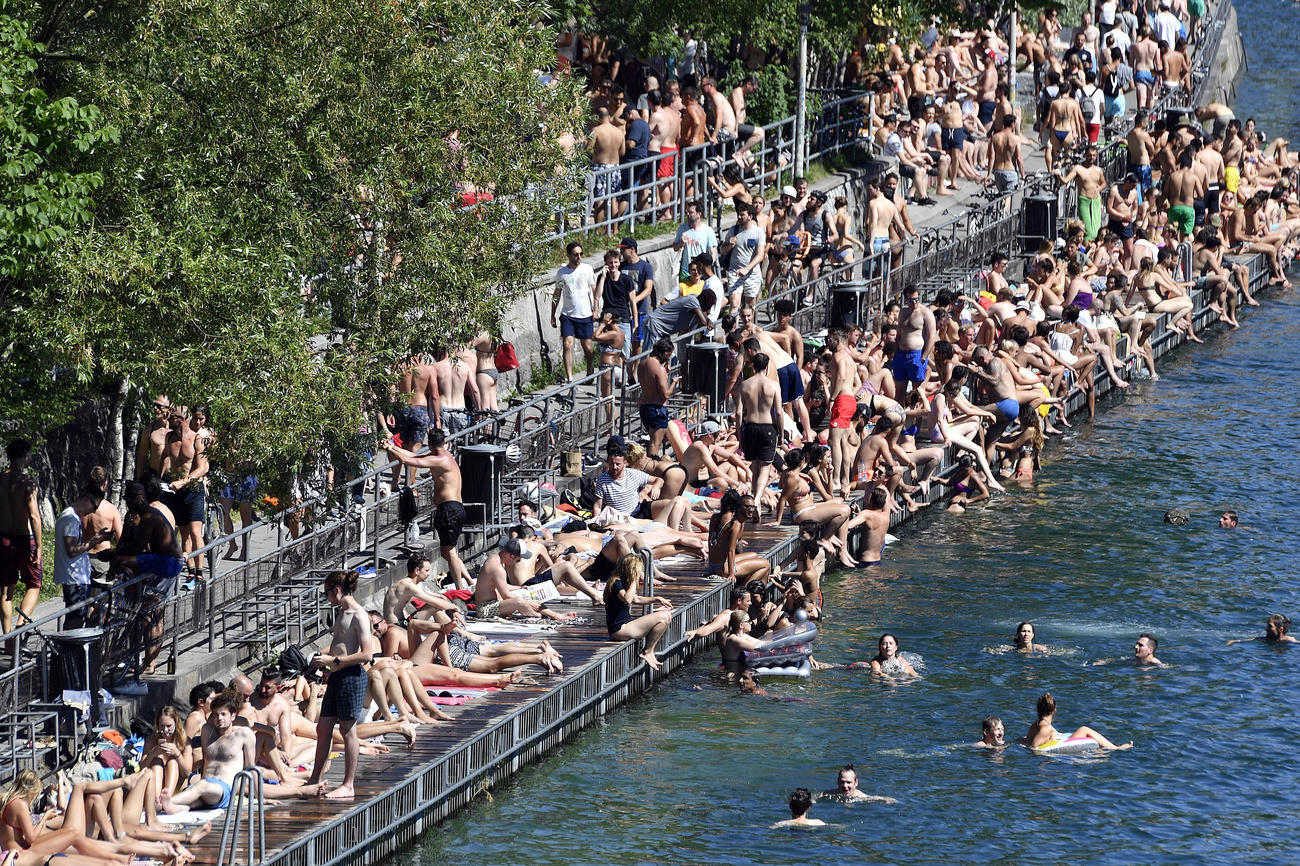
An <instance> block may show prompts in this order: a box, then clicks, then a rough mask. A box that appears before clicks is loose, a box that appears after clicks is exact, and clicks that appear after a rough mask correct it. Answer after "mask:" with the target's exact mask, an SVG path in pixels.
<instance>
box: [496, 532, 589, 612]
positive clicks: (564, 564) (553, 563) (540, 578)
mask: <svg viewBox="0 0 1300 866" xmlns="http://www.w3.org/2000/svg"><path fill="white" fill-rule="evenodd" d="M509 534H510V536H511V537H512V538H517V539H518V540H519V541H520V542H522V543H523V545H524V547H526V548H528V549H529V550H531V551H532V552H533V555H532V556H531V557H530V558H529V559H520V560H518V561H516V562H515V564H514V567H513V568H511V569H509V571H508V572H507V575H506V579H507V580H508V581H509V582H510V585H511V586H516V587H520V586H528V585H530V584H535V583H542V582H544V581H547V580H549V581H551V582H552V583H554V584H555V586H556V588H557V589H558V588H559V587H561V586H567V587H569V588H570V589H573V590H575V591H577V592H578V593H580V594H582V595H585V596H586V597H587V598H589V599H591V603H592V606H597V605H600V604H603V600H602V598H601V595H600V593H598V592H596V590H594V589H592V588H591V585H590V584H588V583H587V581H586V580H584V579H583V577H582V575H581V574H580V573H579V572H578V569H577V568H576V567H574V565H573V563H571V562H569V561H568V560H567V559H564V558H563V557H561V558H559V559H555V558H553V557H552V556H551V553H550V551H549V550H548V549H547V545H546V544H545V543H544V542H542V541H540V540H538V539H537V537H536V536H535V535H533V531H532V529H530V528H529V527H528V526H527V525H523V524H521V525H519V526H512V527H510V532H509ZM552 546H554V545H552Z"/></svg>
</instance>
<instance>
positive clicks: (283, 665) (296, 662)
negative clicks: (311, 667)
mask: <svg viewBox="0 0 1300 866" xmlns="http://www.w3.org/2000/svg"><path fill="white" fill-rule="evenodd" d="M308 664H309V662H308V659H307V657H306V656H305V655H303V653H302V650H300V649H298V647H296V646H293V645H290V646H287V647H285V648H284V652H282V653H280V662H279V668H280V675H281V676H282V677H284V678H285V679H293V678H294V677H297V676H298V675H299V674H301V673H302V672H303V671H305V670H307V666H308Z"/></svg>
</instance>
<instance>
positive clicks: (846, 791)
mask: <svg viewBox="0 0 1300 866" xmlns="http://www.w3.org/2000/svg"><path fill="white" fill-rule="evenodd" d="M817 799H818V800H836V801H838V802H841V803H897V802H898V801H897V800H895V799H894V798H893V797H881V796H878V795H876V794H868V793H867V792H866V791H863V790H862V789H860V788H859V787H858V771H857V770H855V769H853V765H852V764H845V765H844V767H843V768H842V769H841V770H840V774H839V776H838V777H837V778H836V780H835V787H834V788H832V789H831V790H829V791H822V792H821V793H820V794H818V795H817Z"/></svg>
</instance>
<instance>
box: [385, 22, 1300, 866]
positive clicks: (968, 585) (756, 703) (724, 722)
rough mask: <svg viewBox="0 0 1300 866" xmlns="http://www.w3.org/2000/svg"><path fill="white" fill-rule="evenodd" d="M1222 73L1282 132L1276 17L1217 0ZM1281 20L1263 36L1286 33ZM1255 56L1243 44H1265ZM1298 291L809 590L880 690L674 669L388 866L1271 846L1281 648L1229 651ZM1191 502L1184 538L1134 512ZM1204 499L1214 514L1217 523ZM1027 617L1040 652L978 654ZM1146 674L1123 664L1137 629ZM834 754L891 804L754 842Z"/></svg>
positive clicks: (1278, 437)
mask: <svg viewBox="0 0 1300 866" xmlns="http://www.w3.org/2000/svg"><path fill="white" fill-rule="evenodd" d="M1238 8H1239V10H1240V12H1241V18H1242V29H1243V31H1244V33H1245V35H1246V38H1247V51H1248V54H1249V56H1250V58H1251V71H1250V72H1249V73H1248V75H1247V78H1246V79H1245V80H1243V82H1242V84H1241V86H1240V91H1239V92H1240V96H1241V98H1240V100H1239V102H1238V114H1239V116H1241V117H1242V118H1245V117H1246V116H1248V115H1253V116H1255V117H1256V118H1257V120H1258V122H1259V123H1260V125H1261V126H1262V127H1263V128H1265V129H1266V130H1267V131H1269V132H1270V133H1276V134H1281V135H1284V136H1286V137H1288V138H1292V139H1293V140H1297V141H1300V111H1297V108H1296V103H1295V102H1293V101H1291V99H1292V98H1293V97H1292V89H1291V87H1290V85H1291V83H1292V82H1293V81H1294V80H1295V79H1296V78H1297V77H1298V75H1297V73H1300V64H1298V63H1297V59H1296V54H1297V53H1298V52H1297V51H1296V46H1297V45H1300V28H1298V26H1297V16H1298V15H1300V7H1297V6H1296V5H1295V4H1293V3H1291V2H1289V0H1241V2H1239V3H1238ZM1287 27H1289V28H1290V31H1289V33H1287V34H1286V35H1285V38H1279V34H1281V33H1282V32H1283V31H1284V30H1286V28H1287ZM1270 50H1271V51H1272V52H1273V53H1269V51H1270ZM1297 333H1300V297H1297V295H1296V294H1295V293H1289V294H1286V295H1280V296H1279V295H1272V296H1268V299H1267V301H1266V304H1265V306H1264V307H1263V308H1262V309H1258V310H1254V311H1252V312H1250V313H1249V314H1247V315H1246V316H1245V317H1244V324H1243V327H1242V329H1241V330H1240V331H1239V332H1237V333H1235V334H1233V335H1231V336H1227V335H1225V334H1223V333H1221V332H1220V333H1216V334H1215V335H1214V336H1213V337H1212V338H1211V339H1210V340H1209V341H1208V344H1207V345H1206V346H1204V347H1200V348H1195V347H1193V348H1189V349H1185V350H1184V351H1182V352H1181V353H1180V354H1179V355H1178V356H1177V357H1176V358H1174V359H1170V360H1167V361H1166V364H1165V367H1164V371H1163V372H1162V377H1161V379H1160V381H1159V382H1149V381H1144V382H1139V383H1137V384H1135V386H1134V387H1133V388H1132V389H1131V391H1130V394H1129V396H1128V397H1127V398H1126V399H1125V400H1123V401H1122V402H1120V403H1118V404H1116V405H1113V406H1110V407H1109V408H1108V409H1107V410H1106V411H1104V412H1103V413H1101V414H1099V415H1098V417H1097V420H1096V421H1095V422H1094V423H1092V424H1083V425H1079V426H1077V427H1076V429H1075V430H1074V431H1071V432H1070V433H1068V434H1067V435H1066V436H1065V437H1064V440H1065V441H1064V442H1057V443H1055V444H1054V445H1053V446H1052V447H1051V448H1050V449H1049V451H1048V453H1047V455H1046V457H1045V463H1044V467H1043V471H1042V472H1041V473H1040V474H1039V476H1038V478H1037V479H1036V480H1035V482H1034V484H1033V486H1032V487H1030V488H1028V489H1020V490H1016V491H1013V492H1012V493H1011V494H1010V495H1008V496H1006V497H1002V498H999V499H997V500H995V501H994V502H993V503H992V504H991V505H988V506H987V507H975V508H972V509H971V510H970V511H969V512H968V513H967V514H965V515H963V516H960V517H956V516H950V515H935V516H932V517H927V518H925V519H924V520H922V521H921V522H920V523H919V524H918V525H917V526H916V527H914V528H911V529H908V530H906V531H905V532H904V537H903V540H902V541H901V542H900V543H898V544H896V545H893V546H891V548H890V549H889V551H888V554H887V567H886V568H884V569H882V570H879V571H872V572H869V573H867V572H849V573H844V574H839V575H836V576H833V577H831V578H829V579H828V581H827V583H826V601H827V608H828V611H829V619H828V622H827V623H826V626H825V629H824V631H823V635H822V637H821V638H820V639H819V641H818V648H817V656H818V658H820V659H821V660H823V661H828V662H849V661H854V660H859V659H867V658H870V657H871V655H873V654H874V649H875V643H876V640H877V638H878V637H879V635H880V634H881V633H882V632H883V631H890V632H892V633H894V634H895V635H896V636H897V638H898V641H899V644H900V646H901V648H902V649H903V650H904V651H905V652H911V653H915V654H917V655H919V656H920V661H921V670H922V671H923V674H924V675H923V677H921V678H920V679H919V680H916V681H913V682H907V683H898V682H890V681H882V680H879V679H873V678H872V677H870V676H869V675H867V674H864V673H862V672H861V671H848V670H835V671H827V672H824V673H820V674H818V675H816V676H815V677H814V678H813V679H812V680H810V681H806V682H797V683H790V682H777V681H769V682H768V683H766V684H765V685H766V686H767V687H768V688H769V690H770V691H771V693H772V695H773V697H770V698H764V697H754V696H741V695H739V694H737V693H736V691H735V689H734V688H730V687H726V686H723V685H721V684H720V683H718V682H717V681H716V679H715V678H714V675H713V673H712V669H713V667H714V665H715V663H716V656H715V655H714V654H713V653H707V654H704V658H703V659H702V660H699V661H696V662H695V663H694V664H692V665H691V666H689V667H687V668H686V669H685V670H684V671H683V672H681V673H679V674H678V675H676V676H674V677H672V678H670V679H669V680H668V681H666V682H664V683H662V684H661V685H660V686H658V687H657V688H656V689H655V690H654V691H653V692H652V693H651V694H649V695H646V696H644V697H642V698H640V699H637V700H635V701H634V702H632V703H631V704H630V705H629V706H628V707H626V708H625V709H623V710H620V711H618V712H616V713H614V714H612V715H611V716H610V717H609V718H608V719H607V720H606V721H604V722H603V723H601V724H599V725H597V726H595V727H593V728H591V729H589V730H588V731H586V732H584V733H582V734H581V735H579V736H578V737H576V738H575V739H574V740H572V741H570V743H569V744H567V745H565V746H563V747H562V748H561V749H559V750H558V751H557V752H556V753H555V754H554V755H553V756H552V757H551V758H549V759H548V760H546V761H544V762H543V763H541V764H539V765H537V766H534V767H531V768H529V769H527V770H525V771H524V772H523V773H522V774H520V776H519V777H518V778H517V779H516V780H515V781H514V782H512V783H510V784H508V785H506V786H503V787H502V788H501V789H499V790H498V791H497V793H496V795H495V797H494V799H492V800H491V801H490V802H489V801H488V800H486V799H484V798H480V799H479V800H478V801H476V802H475V804H474V805H472V806H471V807H470V808H469V809H467V810H466V811H464V812H463V813H462V814H461V815H460V816H458V817H456V818H454V819H452V820H449V821H447V822H446V823H444V824H443V825H442V826H440V827H439V828H437V829H436V830H434V831H432V832H430V833H429V834H427V835H426V836H425V837H424V838H423V839H422V840H420V841H419V842H417V843H416V844H415V845H413V846H412V847H411V848H410V849H409V850H408V851H406V852H404V853H402V854H399V855H397V857H396V858H395V859H396V861H397V862H399V863H401V864H404V866H405V864H411V866H415V864H428V863H448V864H452V863H463V862H471V863H529V864H569V863H662V862H671V861H677V862H685V863H696V862H700V863H755V862H757V863H783V862H784V863H830V862H882V863H883V862H888V863H937V862H941V861H946V862H952V863H985V862H993V861H1003V860H1011V859H1012V858H1025V857H1028V858H1030V859H1032V860H1035V861H1042V862H1059V863H1093V862H1095V863H1138V862H1144V863H1175V862H1177V863H1184V862H1214V863H1235V862H1247V861H1254V862H1258V861H1281V860H1283V859H1287V860H1291V859H1294V857H1295V855H1296V853H1297V852H1300V841H1297V839H1296V833H1297V830H1298V829H1300V820H1298V819H1297V807H1298V806H1300V794H1297V793H1296V790H1297V783H1298V782H1300V758H1298V757H1297V754H1296V752H1295V745H1296V735H1295V723H1294V719H1293V711H1292V709H1291V704H1292V703H1293V701H1294V696H1295V694H1296V685H1297V682H1298V681H1300V677H1297V668H1298V666H1300V648H1294V649H1291V650H1286V649H1279V648H1276V647H1271V646H1266V645H1264V644H1262V643H1248V644H1241V645H1237V646H1233V647H1226V646H1225V642H1226V641H1227V640H1228V639H1229V638H1233V637H1247V636H1251V635H1255V634H1262V632H1263V620H1264V619H1265V618H1266V617H1267V615H1268V614H1269V613H1272V612H1275V611H1280V612H1286V613H1289V614H1291V615H1292V616H1296V618H1297V619H1298V620H1300V586H1298V585H1297V580H1296V577H1295V575H1296V574H1297V573H1300V552H1297V549H1296V544H1295V539H1296V538H1297V536H1298V535H1300V525H1298V524H1300V517H1297V510H1296V507H1295V505H1296V503H1295V496H1296V491H1297V490H1300V466H1297V463H1296V459H1295V458H1296V455H1297V454H1298V453H1300V408H1297V407H1298V405H1300V404H1298V401H1297V399H1296V396H1295V389H1294V386H1293V384H1292V383H1291V382H1290V381H1289V380H1288V378H1287V375H1288V374H1290V373H1291V368H1292V367H1293V366H1294V363H1295V360H1296V359H1297V354H1298V353H1297V350H1296V344H1295V341H1294V336H1293V335H1295V334H1297ZM1172 507H1182V508H1185V509H1187V510H1188V511H1190V512H1191V514H1192V522H1191V524H1190V525H1189V526H1187V527H1172V526H1170V525H1167V524H1164V523H1163V522H1162V520H1161V518H1162V515H1163V514H1164V512H1165V511H1166V510H1168V509H1169V508H1172ZM1224 508H1235V509H1237V510H1238V511H1239V512H1240V513H1241V518H1242V523H1243V527H1244V528H1242V529H1238V530H1236V531H1223V530H1219V529H1218V528H1217V516H1218V514H1219V512H1220V511H1221V510H1222V509H1224ZM1022 619H1028V620H1032V621H1033V622H1034V623H1035V625H1036V627H1037V631H1038V641H1039V642H1040V643H1043V644H1045V645H1046V646H1047V648H1048V652H1047V653H1046V654H1043V655H1040V656H1032V657H1026V656H1021V655H1016V654H1009V653H1007V652H1006V649H1007V645H1008V644H1009V642H1010V637H1011V634H1012V632H1013V631H1014V629H1015V626H1016V624H1017V623H1018V622H1019V621H1020V620H1022ZM1142 632H1150V633H1152V634H1154V635H1155V636H1156V637H1157V638H1158V639H1159V641H1160V647H1159V656H1160V658H1162V659H1163V660H1164V661H1165V662H1166V663H1167V664H1168V665H1169V667H1168V668H1167V669H1162V670H1142V669H1138V668H1137V667H1135V666H1134V665H1133V664H1131V663H1129V662H1127V661H1117V662H1115V663H1112V664H1108V665H1105V666H1093V665H1090V664H1087V663H1088V662H1092V661H1095V660H1098V659H1102V658H1114V657H1119V658H1123V659H1126V658H1128V657H1130V656H1131V655H1132V652H1133V643H1134V640H1135V639H1136V637H1137V636H1138V634H1140V633H1142ZM1049 690H1050V691H1051V692H1052V693H1053V695H1054V696H1055V697H1056V699H1057V703H1058V707H1059V711H1058V715H1057V725H1058V727H1059V728H1061V729H1062V730H1066V731H1069V730H1072V729H1073V727H1075V726H1078V725H1082V724H1088V725H1091V726H1093V727H1095V728H1097V729H1098V730H1100V731H1102V732H1103V733H1105V734H1106V735H1107V736H1109V737H1110V738H1111V739H1112V740H1116V741H1118V742H1123V741H1127V740H1133V741H1135V743H1136V746H1135V747H1134V749H1133V750H1132V751H1130V752H1123V753H1114V754H1109V755H1093V756H1080V757H1042V756H1038V755H1035V754H1032V753H1029V752H1028V751H1026V750H1024V749H1022V748H1020V747H1017V746H1009V747H1007V748H1006V749H1005V750H1002V751H1000V752H996V753H989V752H986V751H983V750H978V749H973V748H969V747H962V746H959V745H957V744H960V743H969V742H972V741H974V740H976V739H978V737H979V733H980V721H981V720H982V719H983V717H984V716H985V715H988V714H991V713H993V714H998V715H1000V716H1001V717H1002V718H1003V719H1004V720H1005V722H1006V728H1007V737H1008V739H1012V738H1014V737H1018V736H1020V735H1022V734H1023V733H1024V732H1025V730H1026V729H1027V727H1028V725H1029V724H1030V722H1032V721H1033V718H1034V712H1033V707H1034V702H1035V700H1036V699H1037V698H1038V696H1039V695H1040V694H1042V693H1043V692H1044V691H1049ZM846 762H853V763H854V764H855V765H856V766H857V769H858V772H859V773H860V775H861V786H862V788H863V789H864V790H866V791H868V792H871V793H879V794H888V795H890V796H893V797H896V798H897V799H898V800H899V803H898V805H896V806H886V805H876V804H866V805H856V806H841V805H836V804H833V803H828V804H820V803H819V804H818V805H817V806H815V807H814V809H813V815H814V816H815V817H819V818H821V819H823V820H825V821H827V822H828V823H829V825H830V826H828V827H825V828H821V829H819V830H817V831H812V832H803V833H794V832H790V831H779V830H771V829H768V828H769V825H770V824H772V823H773V822H774V821H777V820H780V819H782V818H785V817H787V815H788V812H787V810H786V808H785V805H784V804H785V800H786V798H787V797H788V795H789V792H790V791H791V790H792V789H794V788H795V787H800V786H806V787H810V788H814V789H817V788H830V787H833V786H834V781H835V775H836V771H837V770H838V768H839V767H840V765H842V764H844V763H846Z"/></svg>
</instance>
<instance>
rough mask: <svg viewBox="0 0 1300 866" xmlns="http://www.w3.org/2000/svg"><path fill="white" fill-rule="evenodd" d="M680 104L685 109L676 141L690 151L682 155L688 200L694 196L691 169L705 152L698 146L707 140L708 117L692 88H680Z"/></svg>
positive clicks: (692, 172) (693, 174)
mask: <svg viewBox="0 0 1300 866" xmlns="http://www.w3.org/2000/svg"><path fill="white" fill-rule="evenodd" d="M682 104H683V105H684V106H685V107H684V109H683V111H682V128H681V132H680V133H679V135H678V140H679V141H680V142H681V146H682V147H683V148H685V149H686V150H688V151H690V152H689V153H686V154H684V155H683V159H684V165H683V167H684V168H685V169H686V195H687V197H688V198H689V197H690V196H693V195H695V172H694V171H693V169H694V168H695V166H696V164H697V163H699V161H700V160H701V159H702V158H703V157H704V151H705V150H706V148H702V147H700V145H702V144H704V142H706V141H708V140H709V138H708V136H709V132H708V116H707V115H706V114H705V111H704V107H703V106H702V105H700V95H699V93H698V92H696V90H695V88H694V87H683V88H682ZM670 194H671V193H670Z"/></svg>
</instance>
